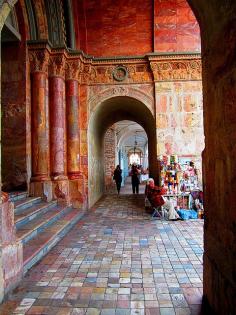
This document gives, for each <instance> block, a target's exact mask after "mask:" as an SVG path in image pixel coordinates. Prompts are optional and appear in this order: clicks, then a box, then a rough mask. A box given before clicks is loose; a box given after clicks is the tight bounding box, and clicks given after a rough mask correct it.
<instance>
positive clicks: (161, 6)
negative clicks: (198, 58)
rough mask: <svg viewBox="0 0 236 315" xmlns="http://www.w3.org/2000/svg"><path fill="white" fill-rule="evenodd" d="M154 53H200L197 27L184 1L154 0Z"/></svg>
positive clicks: (191, 12)
mask: <svg viewBox="0 0 236 315" xmlns="http://www.w3.org/2000/svg"><path fill="white" fill-rule="evenodd" d="M154 51H155V52H187V51H192V52H194V51H196V52H199V51H201V38H200V29H199V25H198V22H197V20H196V18H195V16H194V14H193V11H192V10H191V8H190V7H189V5H188V3H187V1H186V0H171V1H168V0H166V1H163V0H154Z"/></svg>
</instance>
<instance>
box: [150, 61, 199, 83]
mask: <svg viewBox="0 0 236 315" xmlns="http://www.w3.org/2000/svg"><path fill="white" fill-rule="evenodd" d="M150 66H151V69H152V71H153V76H154V80H155V81H175V80H201V79H202V64H201V60H200V59H193V60H166V61H165V60H160V61H150Z"/></svg>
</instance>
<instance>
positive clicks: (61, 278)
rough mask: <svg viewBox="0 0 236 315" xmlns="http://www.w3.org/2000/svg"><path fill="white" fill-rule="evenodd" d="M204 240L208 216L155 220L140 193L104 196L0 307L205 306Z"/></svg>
mask: <svg viewBox="0 0 236 315" xmlns="http://www.w3.org/2000/svg"><path fill="white" fill-rule="evenodd" d="M202 243H203V221H199V220H195V221H186V222H184V221H180V222H178V221H177V222H167V221H159V220H151V219H150V216H149V215H147V214H146V213H144V211H143V196H142V195H138V196H137V195H134V196H133V195H121V196H117V195H108V196H105V197H104V198H103V199H102V200H100V201H99V202H98V203H97V204H96V205H95V206H94V207H93V208H92V210H91V211H89V212H88V214H87V215H85V217H84V218H83V219H82V220H81V221H80V222H79V223H78V224H77V225H76V226H75V227H74V229H73V230H71V232H70V233H68V234H67V235H66V237H65V238H64V239H63V240H62V241H61V242H60V243H58V245H56V246H55V247H54V249H52V250H51V252H50V253H49V254H48V255H47V256H45V257H44V258H43V259H42V260H41V262H40V263H39V264H37V265H36V266H35V267H33V268H32V269H31V270H30V272H29V273H28V274H27V275H26V277H25V278H24V280H23V282H22V283H21V285H20V286H19V287H18V288H17V289H16V291H15V292H14V294H12V295H11V296H10V298H9V299H8V301H6V302H5V303H4V304H3V305H2V307H1V308H0V314H1V315H7V314H18V315H20V314H55V315H56V314H57V315H67V314H71V315H72V314H73V315H75V314H77V315H78V314H79V315H85V314H86V315H98V314H101V315H128V314H132V315H135V314H137V315H138V314H143V315H144V314H147V315H158V314H161V315H172V314H176V315H188V314H192V315H197V314H200V311H199V310H200V307H201V305H200V304H201V296H202V253H203V245H202Z"/></svg>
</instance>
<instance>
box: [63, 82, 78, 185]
mask: <svg viewBox="0 0 236 315" xmlns="http://www.w3.org/2000/svg"><path fill="white" fill-rule="evenodd" d="M66 107H67V156H68V160H67V170H68V176H69V179H78V178H80V177H81V174H80V171H79V152H80V142H79V87H78V81H77V80H75V79H69V80H67V81H66Z"/></svg>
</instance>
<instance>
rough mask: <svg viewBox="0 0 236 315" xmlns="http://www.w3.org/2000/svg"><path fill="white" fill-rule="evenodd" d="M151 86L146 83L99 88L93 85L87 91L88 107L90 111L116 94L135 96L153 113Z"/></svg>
mask: <svg viewBox="0 0 236 315" xmlns="http://www.w3.org/2000/svg"><path fill="white" fill-rule="evenodd" d="M152 89H153V87H152V86H149V85H146V87H143V86H142V85H136V86H132V87H131V86H128V85H113V86H110V87H108V86H106V87H104V88H103V87H102V86H100V88H95V87H94V89H93V87H91V88H90V93H89V95H90V96H89V100H88V103H89V109H90V112H92V111H94V110H95V108H96V107H97V106H98V105H99V104H101V103H102V102H104V101H106V100H108V99H110V98H112V97H116V96H128V97H132V98H135V99H137V100H139V101H140V102H142V103H143V104H145V105H146V106H147V107H148V108H149V110H150V111H151V112H152V113H153V115H154V97H153V90H152Z"/></svg>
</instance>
